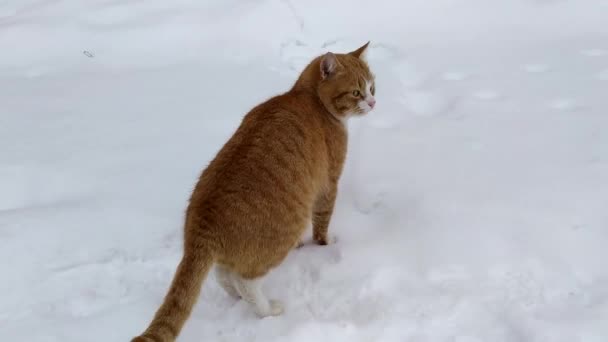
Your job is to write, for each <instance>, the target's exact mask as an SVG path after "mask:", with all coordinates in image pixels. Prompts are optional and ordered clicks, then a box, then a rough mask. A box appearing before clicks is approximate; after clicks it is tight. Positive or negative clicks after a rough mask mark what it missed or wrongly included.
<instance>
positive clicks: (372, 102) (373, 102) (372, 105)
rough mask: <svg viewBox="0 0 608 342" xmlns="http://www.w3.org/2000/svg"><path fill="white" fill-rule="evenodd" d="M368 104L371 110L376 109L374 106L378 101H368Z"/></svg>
mask: <svg viewBox="0 0 608 342" xmlns="http://www.w3.org/2000/svg"><path fill="white" fill-rule="evenodd" d="M367 104H368V105H369V106H370V108H374V106H375V105H376V99H369V100H367Z"/></svg>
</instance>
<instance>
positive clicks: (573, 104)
mask: <svg viewBox="0 0 608 342" xmlns="http://www.w3.org/2000/svg"><path fill="white" fill-rule="evenodd" d="M549 107H550V108H552V109H555V110H559V111H562V112H571V111H575V110H578V109H580V108H582V106H581V105H580V103H579V102H578V101H577V100H575V99H571V98H560V99H554V100H552V101H551V102H549Z"/></svg>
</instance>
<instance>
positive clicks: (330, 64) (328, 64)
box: [321, 52, 339, 79]
mask: <svg viewBox="0 0 608 342" xmlns="http://www.w3.org/2000/svg"><path fill="white" fill-rule="evenodd" d="M338 66H339V64H338V58H336V55H334V54H333V53H331V52H328V53H326V54H325V55H323V57H321V78H323V79H326V78H328V77H329V76H331V75H333V74H334V73H335V72H336V69H338Z"/></svg>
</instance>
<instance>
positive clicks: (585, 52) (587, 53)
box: [581, 49, 608, 57]
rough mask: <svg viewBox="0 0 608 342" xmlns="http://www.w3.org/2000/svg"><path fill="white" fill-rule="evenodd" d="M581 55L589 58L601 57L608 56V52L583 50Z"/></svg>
mask: <svg viewBox="0 0 608 342" xmlns="http://www.w3.org/2000/svg"><path fill="white" fill-rule="evenodd" d="M581 53H582V54H583V55H585V56H587V57H601V56H605V55H608V51H607V50H604V49H587V50H582V51H581Z"/></svg>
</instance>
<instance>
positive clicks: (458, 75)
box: [441, 71, 469, 81]
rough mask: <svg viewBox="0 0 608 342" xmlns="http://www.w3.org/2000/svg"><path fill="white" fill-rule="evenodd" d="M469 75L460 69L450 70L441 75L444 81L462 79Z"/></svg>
mask: <svg viewBox="0 0 608 342" xmlns="http://www.w3.org/2000/svg"><path fill="white" fill-rule="evenodd" d="M468 77H469V75H468V74H466V73H464V72H459V71H448V72H444V73H443V74H442V75H441V78H442V79H443V80H444V81H462V80H465V79H467V78H468Z"/></svg>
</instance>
